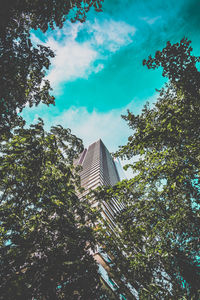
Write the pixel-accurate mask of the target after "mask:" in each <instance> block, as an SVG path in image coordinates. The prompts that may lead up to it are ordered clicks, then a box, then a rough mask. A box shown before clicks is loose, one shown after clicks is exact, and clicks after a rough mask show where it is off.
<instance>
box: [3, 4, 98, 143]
mask: <svg viewBox="0 0 200 300" xmlns="http://www.w3.org/2000/svg"><path fill="white" fill-rule="evenodd" d="M101 2H102V0H85V1H82V0H72V1H66V0H43V1H38V0H37V1H31V0H10V1H1V3H0V91H1V92H0V112H1V113H0V135H1V137H2V134H3V133H7V132H9V131H10V129H11V128H12V127H14V126H15V125H16V124H17V123H18V122H20V120H21V119H20V118H19V116H18V111H22V109H23V108H24V107H25V105H29V106H30V107H31V106H33V105H38V104H39V103H40V102H41V103H45V104H47V105H49V104H54V100H55V99H54V97H53V96H52V95H51V94H50V90H51V89H50V84H49V81H48V80H45V79H44V77H45V72H46V70H48V68H49V66H50V58H51V57H54V54H53V52H52V50H51V49H50V48H49V47H45V46H42V45H37V46H34V45H33V44H32V41H31V39H30V30H31V29H35V30H36V29H40V30H41V31H42V32H46V31H47V30H48V28H50V29H54V28H55V27H59V28H61V27H62V26H63V24H64V22H65V20H66V18H67V17H68V15H69V13H70V14H71V15H72V19H71V20H72V21H74V22H75V21H76V20H79V21H81V22H84V21H85V19H86V14H87V12H88V11H89V9H90V8H91V7H94V8H95V10H96V11H101Z"/></svg>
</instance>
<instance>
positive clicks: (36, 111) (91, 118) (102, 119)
mask: <svg viewBox="0 0 200 300" xmlns="http://www.w3.org/2000/svg"><path fill="white" fill-rule="evenodd" d="M146 100H148V102H149V104H150V107H152V106H153V103H154V102H155V101H156V95H154V96H152V97H150V98H148V99H144V101H141V102H140V104H138V103H139V102H138V101H137V99H135V100H132V101H131V102H130V103H129V104H128V105H126V106H125V107H123V108H120V109H113V110H111V111H109V112H104V113H102V112H98V111H96V110H93V111H92V112H89V111H88V110H87V109H86V107H78V108H77V107H70V108H69V109H67V110H64V111H63V112H62V113H60V114H59V115H57V116H55V115H52V114H51V113H50V112H49V108H48V107H46V105H44V104H40V105H39V106H38V107H32V108H29V107H26V108H25V109H24V110H23V112H22V116H23V117H24V119H25V120H27V123H35V122H37V120H38V117H40V118H42V119H43V120H44V123H45V127H46V129H47V130H48V129H50V127H51V126H55V125H58V124H60V125H62V126H63V127H64V128H70V129H71V130H72V133H73V134H75V135H76V136H77V137H79V138H81V139H82V140H83V143H84V146H85V147H88V146H89V145H90V144H91V143H93V142H95V141H97V140H98V139H100V138H101V139H102V141H103V142H104V144H105V145H106V147H107V148H108V150H109V151H110V152H115V151H117V150H118V147H119V146H120V145H125V144H126V143H127V140H128V137H129V136H130V135H131V134H132V130H131V129H130V128H129V127H128V125H127V122H125V121H124V120H123V119H122V118H121V115H122V114H126V111H127V109H129V110H130V111H131V112H133V113H134V114H139V113H140V112H141V110H142V108H143V104H144V103H145V102H146ZM53 109H54V110H55V113H58V112H56V107H55V108H53ZM126 163H127V161H124V162H122V165H125V164H126ZM125 173H126V175H127V177H128V178H130V177H131V176H132V171H131V170H129V171H128V172H125Z"/></svg>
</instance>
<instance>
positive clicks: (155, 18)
mask: <svg viewBox="0 0 200 300" xmlns="http://www.w3.org/2000/svg"><path fill="white" fill-rule="evenodd" d="M160 18H161V16H157V17H154V18H149V17H144V18H141V19H142V20H144V21H145V22H147V24H149V25H152V24H154V23H155V22H156V21H157V20H159V19H160Z"/></svg>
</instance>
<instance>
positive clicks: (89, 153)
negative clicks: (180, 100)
mask: <svg viewBox="0 0 200 300" xmlns="http://www.w3.org/2000/svg"><path fill="white" fill-rule="evenodd" d="M74 164H75V165H81V166H82V170H81V172H80V179H81V186H82V187H83V188H84V192H83V194H82V196H84V195H86V194H87V193H89V191H90V190H92V189H95V188H97V187H98V186H103V185H106V186H113V185H115V184H116V183H117V182H119V181H120V176H119V174H120V172H118V167H117V164H115V161H114V160H113V158H112V156H111V154H110V153H109V151H108V149H107V148H106V147H105V145H104V144H103V142H102V141H101V139H100V140H98V141H96V142H94V143H93V144H91V145H90V146H89V147H88V149H85V150H84V151H83V152H82V153H81V155H80V157H79V158H78V159H77V160H76V161H75V162H74ZM118 165H119V162H118ZM91 205H92V206H94V207H95V206H97V205H99V203H96V202H93V203H91ZM122 208H123V205H122V204H120V203H117V201H116V200H114V199H113V200H111V201H110V202H109V203H108V202H105V201H103V200H102V202H101V215H102V217H103V218H104V220H105V221H106V223H107V225H108V227H109V228H110V232H111V233H113V234H115V229H116V227H115V226H116V225H115V222H114V218H115V215H116V214H117V213H118V212H119V211H120V210H121V209H122ZM93 255H94V258H95V260H96V261H97V263H98V265H99V271H100V274H101V278H102V281H103V283H104V285H105V286H106V287H107V288H108V289H109V291H110V299H117V298H116V294H115V290H116V289H117V284H116V282H115V281H114V279H113V278H110V276H109V264H110V263H111V258H110V257H109V255H108V254H107V253H105V252H104V251H103V246H102V245H97V251H96V252H95V253H93ZM120 299H127V298H125V297H124V296H123V295H120Z"/></svg>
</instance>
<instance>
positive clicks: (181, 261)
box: [96, 38, 200, 299]
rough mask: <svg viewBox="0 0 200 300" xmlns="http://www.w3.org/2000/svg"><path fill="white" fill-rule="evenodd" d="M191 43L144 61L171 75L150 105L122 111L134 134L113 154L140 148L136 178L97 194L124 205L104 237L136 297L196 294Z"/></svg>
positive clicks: (197, 157) (198, 165) (199, 76)
mask: <svg viewBox="0 0 200 300" xmlns="http://www.w3.org/2000/svg"><path fill="white" fill-rule="evenodd" d="M190 43H191V42H190V41H188V40H187V39H185V38H184V39H182V40H181V41H180V43H176V44H174V45H171V43H170V42H168V43H167V46H166V47H165V48H164V49H163V50H162V51H157V52H156V55H155V58H152V57H151V56H150V57H149V59H148V60H147V61H146V60H145V61H144V62H143V63H144V65H147V67H148V68H153V69H155V68H157V67H159V66H162V68H163V76H165V77H167V78H168V82H167V83H166V85H165V87H164V88H162V89H161V90H160V95H159V98H158V100H157V102H156V103H155V105H154V106H153V107H150V106H149V105H148V104H146V105H145V106H144V109H143V111H142V113H141V114H140V115H137V116H135V115H134V114H133V113H131V112H130V111H128V114H127V115H126V116H123V118H124V119H125V120H126V121H127V122H128V124H129V127H130V128H131V129H132V130H133V134H132V135H131V136H130V137H129V139H128V143H127V145H125V146H123V147H121V148H120V150H119V151H118V153H117V155H118V156H120V157H121V158H128V159H131V158H132V157H134V156H135V155H139V159H138V160H137V161H136V162H134V163H132V164H129V165H128V166H127V167H130V168H132V170H133V172H134V177H133V179H131V180H127V181H122V182H120V183H119V184H118V185H116V186H114V187H113V188H109V189H108V188H103V189H102V190H101V191H100V192H99V193H97V194H96V197H97V198H98V199H104V200H105V199H107V201H109V199H110V198H113V197H115V198H116V199H118V200H119V201H122V202H123V203H124V204H125V209H124V210H123V211H122V212H121V213H120V214H119V216H118V217H117V218H116V223H117V224H118V227H119V228H120V229H119V231H118V232H117V233H116V236H113V235H112V236H110V237H109V236H107V237H106V234H105V233H104V231H103V234H102V238H103V239H104V243H105V245H106V248H107V249H108V250H107V251H111V253H113V254H114V255H113V257H114V262H113V264H114V266H113V272H114V273H115V276H118V278H120V277H121V276H122V275H121V274H124V276H125V277H124V280H125V281H127V282H129V283H130V284H131V285H132V286H133V287H135V288H136V289H137V291H138V293H139V295H140V299H199V290H198V289H199V282H200V268H199V263H200V262H199V250H200V249H199V244H200V243H199V236H200V222H199V221H200V220H199V217H200V216H199V205H200V151H199V149H200V132H199V119H200V105H199V99H200V98H199V96H200V95H199V92H200V72H199V71H198V69H197V66H196V64H197V63H198V62H199V61H200V59H199V58H198V57H195V56H193V55H192V53H191V52H192V48H191V46H190ZM122 288H123V287H122Z"/></svg>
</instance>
